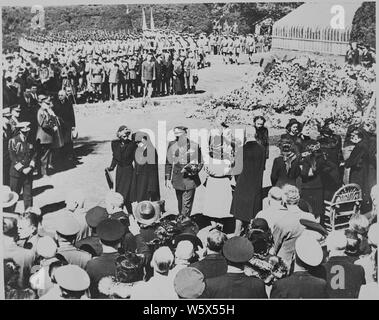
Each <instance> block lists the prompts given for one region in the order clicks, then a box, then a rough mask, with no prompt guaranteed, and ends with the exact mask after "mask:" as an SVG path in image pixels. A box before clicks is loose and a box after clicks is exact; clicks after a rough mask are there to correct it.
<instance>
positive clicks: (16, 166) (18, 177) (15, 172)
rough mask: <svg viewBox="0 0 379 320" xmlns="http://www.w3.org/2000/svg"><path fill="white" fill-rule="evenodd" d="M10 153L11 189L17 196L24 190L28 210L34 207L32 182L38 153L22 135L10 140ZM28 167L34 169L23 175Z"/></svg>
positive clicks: (25, 204)
mask: <svg viewBox="0 0 379 320" xmlns="http://www.w3.org/2000/svg"><path fill="white" fill-rule="evenodd" d="M8 151H9V156H10V159H11V166H10V171H9V174H10V188H11V190H12V191H14V192H16V193H17V194H20V192H21V188H22V189H23V198H24V206H25V209H27V208H29V207H31V206H32V205H33V197H32V182H33V168H34V166H35V158H36V152H35V150H34V147H33V145H32V144H31V143H29V142H27V139H26V137H25V138H23V137H22V134H21V133H19V134H18V135H16V136H15V137H13V138H11V139H10V140H9V144H8ZM28 167H31V168H32V169H31V170H30V172H29V173H27V174H25V173H23V169H26V168H28Z"/></svg>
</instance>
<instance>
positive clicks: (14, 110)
mask: <svg viewBox="0 0 379 320" xmlns="http://www.w3.org/2000/svg"><path fill="white" fill-rule="evenodd" d="M10 109H11V118H10V119H9V125H10V127H11V130H12V135H15V134H16V133H17V124H18V123H19V120H18V119H19V117H20V112H21V107H20V105H17V104H15V105H13V106H11V107H10Z"/></svg>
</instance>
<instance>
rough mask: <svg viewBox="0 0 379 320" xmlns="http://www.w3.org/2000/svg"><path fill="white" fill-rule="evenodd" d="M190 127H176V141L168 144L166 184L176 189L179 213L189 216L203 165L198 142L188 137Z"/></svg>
mask: <svg viewBox="0 0 379 320" xmlns="http://www.w3.org/2000/svg"><path fill="white" fill-rule="evenodd" d="M187 130H188V128H186V127H184V126H178V127H175V128H174V135H175V136H176V140H175V141H171V142H170V143H169V145H168V150H167V158H166V166H165V185H166V187H168V188H171V186H172V187H173V188H174V189H175V191H176V198H177V200H178V211H179V214H182V215H184V216H189V215H190V214H191V211H192V205H193V200H194V197H195V191H196V188H197V187H198V186H199V185H200V178H199V174H198V173H199V171H200V170H201V169H202V167H203V163H202V156H201V150H200V147H199V146H198V144H196V143H194V142H192V141H190V140H189V139H188V138H187Z"/></svg>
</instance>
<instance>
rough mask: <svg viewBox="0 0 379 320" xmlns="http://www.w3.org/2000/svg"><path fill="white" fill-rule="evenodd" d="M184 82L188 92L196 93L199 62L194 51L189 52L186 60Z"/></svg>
mask: <svg viewBox="0 0 379 320" xmlns="http://www.w3.org/2000/svg"><path fill="white" fill-rule="evenodd" d="M183 69H184V82H185V89H186V92H187V93H195V84H194V77H195V76H197V63H196V60H195V59H194V56H193V53H192V52H190V53H189V54H188V58H187V59H185V60H184V66H183Z"/></svg>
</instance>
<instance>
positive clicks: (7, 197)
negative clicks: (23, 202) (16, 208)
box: [1, 186, 18, 208]
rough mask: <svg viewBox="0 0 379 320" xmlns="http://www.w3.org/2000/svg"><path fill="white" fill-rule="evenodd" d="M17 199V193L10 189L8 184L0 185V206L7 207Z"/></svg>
mask: <svg viewBox="0 0 379 320" xmlns="http://www.w3.org/2000/svg"><path fill="white" fill-rule="evenodd" d="M17 201H18V194H17V193H16V192H14V191H11V188H9V187H8V186H2V190H1V206H2V207H3V208H9V207H11V206H13V205H14V204H15V203H16V202H17Z"/></svg>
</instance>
